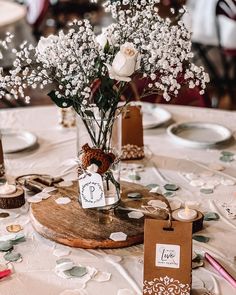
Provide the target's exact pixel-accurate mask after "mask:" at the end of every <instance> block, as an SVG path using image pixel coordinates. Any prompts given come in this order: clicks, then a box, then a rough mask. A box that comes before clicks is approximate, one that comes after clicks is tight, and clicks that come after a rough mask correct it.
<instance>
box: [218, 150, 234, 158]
mask: <svg viewBox="0 0 236 295" xmlns="http://www.w3.org/2000/svg"><path fill="white" fill-rule="evenodd" d="M221 155H222V156H226V157H233V156H234V153H232V152H228V151H222V152H221Z"/></svg>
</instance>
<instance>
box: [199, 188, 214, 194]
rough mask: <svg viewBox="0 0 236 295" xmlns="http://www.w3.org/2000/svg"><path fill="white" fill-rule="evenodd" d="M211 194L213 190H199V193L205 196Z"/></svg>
mask: <svg viewBox="0 0 236 295" xmlns="http://www.w3.org/2000/svg"><path fill="white" fill-rule="evenodd" d="M213 192H214V191H213V189H207V188H201V189H200V193H202V194H206V195H209V194H213Z"/></svg>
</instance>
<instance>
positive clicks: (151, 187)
mask: <svg viewBox="0 0 236 295" xmlns="http://www.w3.org/2000/svg"><path fill="white" fill-rule="evenodd" d="M156 187H159V184H156V183H150V184H148V185H146V188H148V189H149V190H151V189H153V188H156Z"/></svg>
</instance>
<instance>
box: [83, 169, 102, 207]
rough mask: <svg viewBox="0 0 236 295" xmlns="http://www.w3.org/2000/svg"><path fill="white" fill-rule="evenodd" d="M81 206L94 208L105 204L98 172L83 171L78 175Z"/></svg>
mask: <svg viewBox="0 0 236 295" xmlns="http://www.w3.org/2000/svg"><path fill="white" fill-rule="evenodd" d="M79 188H80V198H81V204H82V208H95V207H102V206H105V205H106V200H105V194H104V187H103V182H102V177H101V175H100V174H98V173H94V172H89V173H83V174H81V175H80V177H79Z"/></svg>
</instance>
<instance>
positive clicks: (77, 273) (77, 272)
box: [64, 266, 87, 278]
mask: <svg viewBox="0 0 236 295" xmlns="http://www.w3.org/2000/svg"><path fill="white" fill-rule="evenodd" d="M64 273H65V274H66V275H68V276H72V277H78V278H80V277H83V276H84V275H86V274H87V269H86V267H83V266H74V267H72V268H71V269H69V270H66V271H64Z"/></svg>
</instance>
